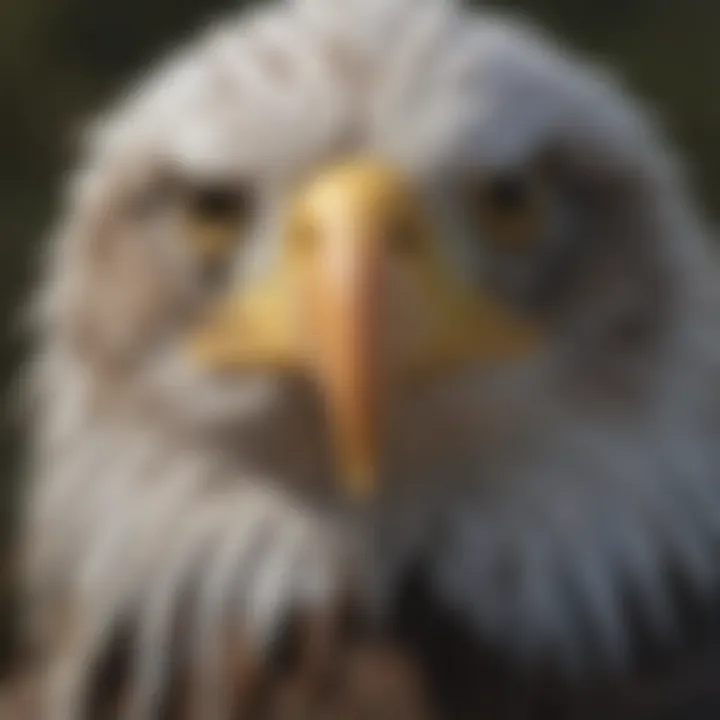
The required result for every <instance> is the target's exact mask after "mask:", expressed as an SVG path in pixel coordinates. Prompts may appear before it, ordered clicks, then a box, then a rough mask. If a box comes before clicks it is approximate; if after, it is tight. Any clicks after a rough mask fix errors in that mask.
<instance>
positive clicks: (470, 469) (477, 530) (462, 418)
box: [38, 0, 720, 660]
mask: <svg viewBox="0 0 720 720" xmlns="http://www.w3.org/2000/svg"><path fill="white" fill-rule="evenodd" d="M52 250H53V258H52V263H51V271H50V282H49V284H48V291H47V292H46V293H44V295H43V302H42V304H41V305H42V307H41V332H42V348H41V349H42V352H41V354H40V366H41V374H40V378H39V380H38V382H39V384H40V385H41V388H42V393H43V398H44V405H43V407H44V410H45V414H44V417H43V419H42V422H41V423H40V426H41V427H40V428H39V431H38V439H39V441H40V442H41V444H42V445H41V447H42V449H41V451H40V453H39V457H40V458H41V459H42V460H41V465H42V466H43V470H42V471H41V472H40V474H41V476H43V477H46V478H48V480H47V482H41V483H40V488H41V490H40V495H39V497H40V498H41V500H40V501H39V503H38V507H40V508H42V509H41V510H38V517H39V518H41V520H39V523H40V525H39V526H38V527H39V528H40V532H39V533H38V537H46V538H48V540H47V545H48V548H46V554H45V556H43V555H42V553H39V555H38V556H39V557H45V558H46V560H45V562H46V564H45V565H42V564H41V566H42V567H44V568H45V570H41V571H39V573H38V574H39V575H40V576H41V577H43V578H45V576H46V575H47V576H53V577H57V576H58V574H60V575H62V573H63V572H64V570H59V569H58V568H67V567H68V565H67V563H68V562H69V563H70V564H71V565H72V562H73V561H74V559H75V560H76V559H77V558H78V557H79V556H81V555H82V554H83V553H84V552H85V545H84V544H83V543H85V542H86V540H87V536H84V535H83V532H82V531H80V530H79V529H78V527H84V526H82V523H78V520H77V517H74V519H73V521H72V522H70V521H69V520H68V519H67V518H68V516H67V513H65V514H63V512H61V511H59V510H58V508H59V507H63V506H62V498H63V497H65V498H66V500H65V502H66V503H67V502H69V500H68V498H72V497H73V496H72V492H77V493H82V495H83V497H84V498H85V499H86V500H87V498H88V497H91V496H92V497H94V496H93V495H92V493H93V492H96V490H93V489H92V488H93V487H94V486H93V479H91V477H92V478H97V476H98V468H105V470H107V469H109V468H110V467H111V468H112V470H113V472H114V473H115V474H116V475H123V473H125V475H131V474H132V472H133V471H132V468H133V467H136V465H133V462H136V461H137V462H140V460H139V459H138V458H139V457H144V456H142V455H141V453H140V451H139V450H138V453H137V454H133V452H134V450H133V451H130V450H128V448H131V447H132V448H135V449H137V448H136V444H135V445H134V444H133V443H135V441H136V440H137V438H138V437H139V436H142V437H143V439H144V445H142V447H143V448H145V449H147V446H148V445H149V446H153V443H155V448H156V449H157V447H162V448H163V449H164V450H163V452H160V453H159V456H160V458H159V459H158V457H155V459H154V461H153V462H155V465H153V466H152V467H154V468H155V470H153V472H154V473H156V475H159V476H163V477H168V478H169V477H171V476H172V475H173V474H179V475H182V474H183V473H184V472H186V471H188V468H189V467H192V468H194V470H193V472H197V473H200V474H202V473H203V472H205V473H207V476H208V478H210V476H212V477H213V478H215V479H214V480H213V482H215V481H216V480H217V478H221V481H222V482H224V483H232V482H234V481H235V479H236V478H238V477H248V476H252V477H262V478H265V479H266V481H267V483H268V484H270V485H272V486H273V487H274V488H279V489H280V490H281V491H282V492H290V493H293V494H295V496H296V497H297V498H298V499H299V500H300V501H301V502H303V503H307V504H310V505H312V506H314V507H316V508H320V509H322V512H327V513H330V514H335V513H337V512H339V509H340V508H346V507H348V506H349V507H351V508H352V507H362V509H363V510H364V513H365V515H366V517H368V518H369V521H370V523H371V527H374V528H375V530H376V532H375V535H374V537H375V540H376V541H377V542H378V543H379V544H380V548H381V550H380V553H379V555H378V556H377V567H376V568H375V569H376V570H378V576H379V577H380V579H379V582H380V585H381V587H382V589H392V587H393V582H394V579H395V578H396V577H397V576H396V575H395V573H396V572H397V571H399V569H400V568H402V567H403V566H404V564H405V561H406V560H407V559H408V558H409V557H413V558H416V557H419V556H422V557H423V558H424V559H425V563H426V566H427V568H428V572H429V577H431V579H432V580H431V581H432V583H433V585H434V587H435V588H436V591H437V593H438V594H439V595H440V596H442V598H443V599H444V600H445V601H446V602H447V604H448V605H449V606H450V607H452V608H454V609H455V610H456V611H457V612H458V613H459V614H460V615H462V616H463V617H466V618H468V619H469V620H470V622H471V625H472V626H473V627H474V628H475V629H476V630H477V631H478V632H480V633H482V634H484V636H486V637H488V638H490V639H491V640H492V641H493V642H497V644H498V646H499V647H502V648H504V649H505V650H510V651H511V652H513V653H516V654H519V655H521V656H523V657H530V658H533V657H536V656H545V655H546V654H548V653H550V654H552V655H555V656H561V657H565V658H570V659H573V660H574V659H577V658H579V657H582V656H584V655H587V654H588V653H589V652H591V651H592V652H593V653H597V652H602V654H603V655H604V656H611V657H615V656H623V655H624V654H625V652H626V650H627V647H626V642H627V641H628V640H629V636H628V632H627V627H626V622H627V615H626V607H627V600H628V598H632V599H634V600H635V601H637V602H638V603H639V604H640V606H641V608H642V611H643V612H642V615H643V616H644V618H645V620H646V621H647V622H648V623H651V624H652V625H653V627H657V628H667V627H669V626H670V623H671V619H672V617H671V616H672V602H671V598H670V594H671V583H670V577H671V575H672V572H671V571H672V570H673V569H679V570H681V571H682V573H683V574H684V577H685V579H686V580H689V581H690V584H691V585H692V586H693V587H696V588H697V587H702V588H704V587H707V586H708V585H709V584H710V583H713V582H714V581H715V579H716V575H717V572H716V567H715V563H714V560H713V554H712V550H713V547H712V542H711V538H712V537H713V536H715V535H716V533H717V530H718V529H720V488H719V486H718V482H717V477H716V472H715V470H716V469H717V468H718V467H720V465H719V464H718V462H717V460H718V458H717V457H716V451H715V449H714V447H713V445H714V443H713V441H712V437H713V436H714V433H715V430H716V427H715V417H716V410H717V407H716V405H717V398H716V394H715V389H716V361H717V350H718V348H717V347H716V345H717V343H716V342H715V341H716V339H717V338H716V333H717V329H716V328H715V327H714V326H713V323H714V321H713V320H712V311H713V310H714V303H715V300H714V298H713V294H714V293H713V288H712V285H713V284H714V270H713V269H712V267H711V262H710V253H709V243H708V242H707V241H706V239H705V237H704V233H703V230H702V228H701V226H700V223H699V221H698V219H697V216H696V213H695V210H694V208H693V207H692V205H691V204H690V202H689V201H688V199H687V197H686V192H685V189H684V187H683V183H682V181H681V179H680V178H679V177H678V173H677V171H676V168H675V167H674V165H673V163H672V162H671V160H670V159H669V157H668V155H667V153H666V151H665V150H664V149H663V141H662V140H661V139H660V138H659V137H658V136H657V134H656V132H655V130H654V129H653V127H652V126H651V125H650V123H648V122H647V121H646V119H645V117H644V114H643V113H642V112H641V111H640V110H639V109H638V108H637V107H636V106H635V104H634V103H633V102H631V100H630V99H629V98H628V97H627V96H626V95H625V94H624V93H623V92H622V91H620V90H619V89H618V88H617V87H616V84H615V83H614V82H613V81H612V80H610V79H608V78H607V77H605V76H604V75H602V74H601V73H598V72H597V71H595V70H593V69H591V68H589V67H587V66H586V65H585V64H584V63H583V62H581V61H579V60H578V59H577V58H575V57H573V56H572V55H570V54H567V53H565V52H564V51H562V50H560V49H558V47H556V46H555V45H554V44H553V43H552V42H551V41H549V40H547V39H546V38H544V37H542V36H541V35H539V34H538V33H536V32H535V31H534V30H532V29H529V28H526V27H524V26H523V25H522V24H519V23H516V22H513V21H508V20H502V19H499V18H496V17H494V16H491V15H488V14H484V13H477V14H476V13H474V12H472V11H470V10H467V9H463V8H461V7H458V6H456V5H455V4H452V3H445V2H439V1H435V0H392V1H391V2H380V1H377V2H372V1H370V0H305V1H300V0H298V1H297V2H281V3H278V4H273V5H269V6H264V7H263V8H262V9H261V10H259V11H257V12H255V13H253V14H251V15H243V16H242V17H240V18H238V19H237V20H232V19H231V20H226V21H224V22H222V23H219V25H218V26H217V27H216V28H213V29H212V30H211V31H209V32H208V33H207V34H205V35H203V36H202V37H201V38H200V39H199V40H198V41H196V42H195V43H193V44H192V45H191V46H190V47H186V48H184V49H183V50H182V51H181V52H179V53H177V54H175V55H174V56H173V57H171V58H170V60H169V62H167V63H166V64H165V65H163V66H162V67H161V68H160V69H159V70H157V71H155V72H153V73H152V74H151V75H150V77H149V78H148V79H146V80H143V81H142V82H141V83H140V84H139V86H138V87H137V88H134V89H133V90H132V92H131V93H129V95H128V96H127V97H126V98H125V99H124V100H123V101H122V102H121V103H120V104H119V105H118V106H116V107H115V108H114V109H113V110H112V111H111V112H110V113H109V114H108V115H107V116H105V117H104V118H103V119H102V120H101V122H99V123H98V124H97V127H96V128H95V131H94V132H93V134H92V138H91V142H90V146H89V149H88V153H87V156H86V158H85V161H84V164H83V166H82V168H81V171H80V172H79V173H78V174H77V177H76V181H75V182H74V184H73V192H72V193H71V197H70V201H69V205H68V208H67V212H66V214H65V216H64V218H63V220H62V224H61V227H60V229H59V233H58V235H57V237H56V239H55V241H54V244H53V245H52ZM98 436H102V437H101V440H102V441H101V440H98ZM103 443H105V444H104V445H103ZM91 447H92V451H90V448H91ZM108 447H111V448H114V450H113V451H112V452H110V451H109V450H107V448H108ZM137 447H139V446H137ZM102 448H105V450H103V449H102ZM93 453H94V455H93ZM151 454H152V453H151ZM93 458H94V460H93ZM83 462H84V463H86V466H83ZM93 462H95V465H93ZM143 462H144V461H143ZM193 463H194V464H193ZM82 467H88V468H90V467H93V468H95V469H94V470H93V471H92V472H90V470H88V471H87V472H84V471H83V470H82ZM198 468H200V469H199V470H198ZM149 472H150V471H149V470H148V473H149ZM188 472H189V471H188ZM63 473H64V475H63ZM93 473H94V474H93ZM213 473H214V474H213ZM146 474H147V473H146ZM58 475H62V476H63V477H65V478H66V479H65V480H63V481H54V480H52V481H51V480H50V478H51V477H52V478H54V477H57V476H58ZM83 478H84V479H83ZM73 479H74V480H73ZM73 482H75V485H73V484H72V483H73ZM168 482H170V481H169V480H168ZM208 482H210V480H208ZM264 482H265V481H264ZM73 487H74V488H75V489H74V490H72V488H73ZM63 492H65V495H63ZM97 492H99V491H97ZM119 498H120V495H118V494H115V495H113V494H112V492H110V493H109V494H108V493H106V494H105V495H98V497H97V502H96V503H95V504H93V503H92V502H90V501H89V500H87V502H85V503H84V504H83V505H82V507H83V508H87V512H86V514H87V518H86V522H87V523H89V525H93V523H95V525H102V523H103V520H102V518H107V517H109V515H108V514H109V513H112V512H113V511H115V510H117V507H118V505H117V503H119V502H122V500H121V499H119ZM128 502H131V499H130V500H128ZM64 507H67V504H66V505H65V506H64ZM74 507H75V508H76V510H77V508H78V507H79V506H78V505H77V504H76V505H75V506H74ZM83 512H84V511H83ZM95 525H93V527H94V526H95ZM69 526H72V527H69ZM58 538H63V542H59V541H58ZM40 547H42V543H40ZM58 553H60V554H61V555H62V553H64V555H62V560H58ZM45 579H46V578H45Z"/></svg>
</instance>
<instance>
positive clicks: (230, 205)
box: [191, 186, 249, 222]
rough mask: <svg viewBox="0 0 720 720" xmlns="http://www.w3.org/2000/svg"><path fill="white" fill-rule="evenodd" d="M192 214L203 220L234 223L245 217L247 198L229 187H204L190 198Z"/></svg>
mask: <svg viewBox="0 0 720 720" xmlns="http://www.w3.org/2000/svg"><path fill="white" fill-rule="evenodd" d="M191 207H192V210H193V213H194V214H195V215H196V216H197V217H199V218H202V219H203V220H213V221H228V222H234V221H239V220H242V219H243V218H244V217H246V213H247V211H248V207H249V201H248V198H247V196H246V194H245V192H243V191H242V190H240V189H238V188H230V187H224V186H223V187H220V186H218V187H205V188H200V189H198V190H196V191H195V193H194V195H193V196H192V198H191Z"/></svg>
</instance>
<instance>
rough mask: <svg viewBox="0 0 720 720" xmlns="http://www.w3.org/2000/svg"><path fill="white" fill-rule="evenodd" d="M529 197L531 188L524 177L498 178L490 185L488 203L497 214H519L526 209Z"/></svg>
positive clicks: (508, 176)
mask: <svg viewBox="0 0 720 720" xmlns="http://www.w3.org/2000/svg"><path fill="white" fill-rule="evenodd" d="M529 197H530V188H529V186H528V183H527V182H526V180H525V179H524V178H522V177H516V176H511V175H507V176H503V177H497V178H494V179H493V180H491V182H490V183H489V185H488V201H489V203H490V206H491V207H492V209H493V210H495V211H496V212H500V213H514V212H518V211H520V210H522V209H523V208H524V207H525V205H526V204H527V202H528V200H529Z"/></svg>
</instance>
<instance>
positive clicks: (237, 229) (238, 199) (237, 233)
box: [184, 182, 253, 264]
mask: <svg viewBox="0 0 720 720" xmlns="http://www.w3.org/2000/svg"><path fill="white" fill-rule="evenodd" d="M252 208H253V198H252V194H251V193H250V192H249V190H248V189H247V188H246V187H244V186H242V185H239V184H236V183H223V182H215V183H207V184H204V185H196V186H193V187H191V188H189V189H188V191H187V194H186V196H185V207H184V210H185V218H186V225H187V235H188V237H189V239H190V244H191V246H192V247H193V248H194V250H195V252H196V253H197V255H198V256H199V258H200V260H201V262H202V263H203V264H208V263H210V264H213V263H220V262H223V261H224V260H226V258H227V257H228V255H229V254H230V252H231V251H232V250H233V248H234V247H235V246H236V245H237V243H238V242H240V240H241V239H242V237H243V233H244V231H245V230H246V228H247V225H248V223H249V221H250V216H251V212H252Z"/></svg>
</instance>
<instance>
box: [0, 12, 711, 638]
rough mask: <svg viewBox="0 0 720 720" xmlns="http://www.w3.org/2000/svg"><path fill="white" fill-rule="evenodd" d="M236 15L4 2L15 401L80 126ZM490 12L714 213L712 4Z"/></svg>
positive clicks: (2, 287)
mask: <svg viewBox="0 0 720 720" xmlns="http://www.w3.org/2000/svg"><path fill="white" fill-rule="evenodd" d="M242 4H243V3H242V2H239V1H238V0H102V1H99V0H2V1H1V2H0V98H1V100H0V108H1V112H0V161H1V164H0V168H1V170H0V229H1V230H2V235H1V238H2V240H1V242H0V323H1V324H0V327H2V328H3V329H7V331H8V332H7V333H5V334H3V336H2V342H0V381H2V385H3V388H5V387H7V388H9V387H10V380H11V379H12V378H13V377H14V374H15V371H16V369H17V367H18V364H19V360H20V358H21V357H22V352H23V349H22V343H21V342H20V341H19V340H18V338H17V337H15V336H13V335H12V330H13V328H14V327H15V324H16V318H17V316H18V313H19V311H20V309H21V303H22V300H23V299H24V298H25V296H26V291H27V288H28V286H29V283H30V281H31V278H32V272H33V271H34V269H35V267H36V259H37V254H36V250H37V249H38V248H39V246H40V242H41V240H42V237H43V233H44V231H45V229H46V228H47V226H48V223H49V221H50V219H51V218H52V215H53V209H54V207H55V205H56V202H57V198H58V190H59V187H60V179H61V177H62V172H63V169H64V168H65V166H66V165H67V164H68V163H69V161H70V159H71V157H72V153H73V148H74V141H75V139H76V138H77V134H78V131H79V129H80V128H81V127H82V124H83V121H84V119H85V118H87V117H88V116H90V115H92V113H93V112H94V111H95V110H97V109H98V108H99V107H101V106H102V104H103V103H104V101H105V100H107V99H109V98H110V97H111V96H112V95H113V94H114V92H116V91H117V90H118V89H119V88H121V87H122V86H123V84H124V83H126V82H127V81H129V80H130V79H132V77H133V76H134V75H135V74H136V73H137V71H138V70H139V69H141V68H143V67H144V66H145V65H146V64H147V62H148V61H149V60H150V59H152V58H153V57H155V56H156V55H157V54H158V53H159V52H161V51H162V49H163V48H166V47H169V46H171V45H172V44H173V43H174V42H175V41H177V40H180V39H182V38H183V37H185V36H187V35H188V34H189V33H190V32H191V31H192V30H193V29H194V28H195V27H196V26H197V24H198V23H199V22H202V21H205V20H209V19H211V18H213V17H214V16H215V15H216V14H217V13H219V12H220V11H223V10H226V9H230V8H233V7H235V8H238V7H240V6H241V5H242ZM486 4H487V5H488V6H491V7H495V8H497V7H500V8H510V9H512V10H515V11H519V12H521V13H523V14H524V15H529V16H531V17H533V18H536V19H537V20H539V21H541V22H542V23H543V24H545V25H547V26H548V27H549V28H550V29H551V30H553V31H554V32H555V33H557V34H559V35H560V36H561V37H562V38H564V39H565V40H567V41H569V42H570V43H571V44H572V45H573V46H575V47H577V48H579V49H582V50H583V51H585V52H589V53H590V54H591V56H595V57H597V58H599V59H601V60H603V61H606V62H609V63H610V64H611V65H612V66H614V67H615V68H617V70H618V71H619V72H620V73H622V74H623V75H624V76H625V77H626V78H627V80H628V84H629V86H630V87H631V88H632V89H633V90H634V91H636V92H639V94H640V95H641V96H642V97H644V98H645V99H646V100H648V101H650V102H651V107H654V108H655V109H656V111H657V113H658V114H659V115H660V116H661V117H662V118H663V121H664V123H665V125H666V127H667V128H668V130H669V131H670V134H671V136H672V137H673V138H674V140H675V141H676V143H677V144H678V145H679V146H680V147H681V148H682V149H683V150H685V151H686V153H687V157H688V160H689V168H690V171H691V177H693V179H694V182H695V185H696V187H697V188H698V189H699V190H700V191H701V193H702V197H703V198H704V201H705V204H706V207H707V208H708V209H709V210H710V211H711V212H714V213H715V215H717V214H718V213H720V143H719V142H718V141H717V137H716V134H717V130H716V128H720V92H718V91H717V88H718V83H717V78H716V72H717V68H718V67H720V41H719V40H718V35H719V34H720V3H718V2H717V0H682V2H681V1H680V0H489V1H488V2H487V3H486ZM18 437H20V435H19V433H18V432H17V429H16V428H12V427H11V425H10V424H7V425H5V424H3V431H2V432H1V433H0V459H2V467H3V469H4V475H3V479H2V483H3V485H2V487H3V488H4V490H3V492H2V493H0V498H2V499H3V502H2V503H0V528H1V529H2V530H0V534H1V535H2V536H3V537H9V534H8V533H9V529H10V528H11V527H12V522H11V520H12V518H13V516H14V514H13V507H14V503H13V502H12V499H13V498H14V497H15V493H14V492H12V490H13V488H16V487H17V483H16V482H14V480H15V479H16V478H17V477H18V472H17V459H18V456H19V453H18V447H19V444H18V442H17V439H18ZM0 546H1V547H7V546H8V544H7V542H3V543H2V544H0ZM3 566H4V567H7V564H5V563H3ZM3 575H4V576H5V577H7V573H4V574H3ZM4 584H7V583H4ZM1 587H2V586H1V585H0V589H1ZM0 641H1V638H0ZM0 644H1V643H0Z"/></svg>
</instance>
